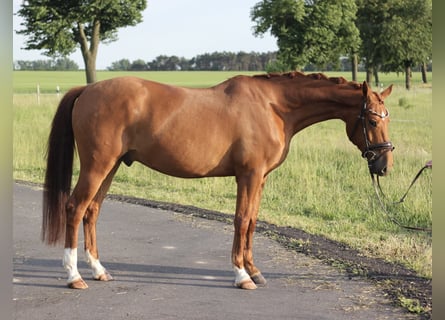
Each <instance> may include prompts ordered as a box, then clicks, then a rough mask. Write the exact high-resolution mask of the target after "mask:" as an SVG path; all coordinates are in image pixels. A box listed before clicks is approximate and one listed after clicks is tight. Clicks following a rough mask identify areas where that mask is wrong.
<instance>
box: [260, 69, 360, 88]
mask: <svg viewBox="0 0 445 320" xmlns="http://www.w3.org/2000/svg"><path fill="white" fill-rule="evenodd" d="M253 77H254V78H263V79H270V80H272V81H280V80H285V79H313V80H324V81H329V82H332V83H333V84H345V85H348V86H351V87H353V88H355V89H360V88H361V87H362V85H361V83H358V82H355V81H348V80H346V79H345V78H343V77H328V76H326V75H325V74H323V73H309V74H305V73H303V72H299V71H291V72H285V73H279V72H273V73H266V74H258V75H254V76H253Z"/></svg>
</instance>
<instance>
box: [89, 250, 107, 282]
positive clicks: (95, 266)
mask: <svg viewBox="0 0 445 320" xmlns="http://www.w3.org/2000/svg"><path fill="white" fill-rule="evenodd" d="M85 255H86V260H87V263H88V265H89V266H90V267H91V269H92V271H93V278H94V279H99V276H101V275H103V274H105V272H106V271H105V268H104V267H103V266H102V264H101V263H100V262H99V260H98V259H96V258H94V257H93V256H92V255H91V253H90V251H89V250H86V251H85Z"/></svg>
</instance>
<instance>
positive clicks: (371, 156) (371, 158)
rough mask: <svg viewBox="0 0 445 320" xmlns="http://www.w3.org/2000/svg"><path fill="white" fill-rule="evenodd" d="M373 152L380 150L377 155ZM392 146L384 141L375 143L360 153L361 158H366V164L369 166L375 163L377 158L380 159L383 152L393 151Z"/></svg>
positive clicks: (389, 142)
mask: <svg viewBox="0 0 445 320" xmlns="http://www.w3.org/2000/svg"><path fill="white" fill-rule="evenodd" d="M375 150H382V151H381V152H379V153H377V152H375ZM393 150H394V146H393V145H392V143H391V141H386V142H382V143H376V144H372V145H369V146H368V147H367V148H366V150H365V151H363V153H362V157H363V158H366V159H367V160H368V163H369V164H371V163H373V162H375V161H377V159H378V158H380V157H381V156H382V155H383V154H384V153H385V152H388V151H393Z"/></svg>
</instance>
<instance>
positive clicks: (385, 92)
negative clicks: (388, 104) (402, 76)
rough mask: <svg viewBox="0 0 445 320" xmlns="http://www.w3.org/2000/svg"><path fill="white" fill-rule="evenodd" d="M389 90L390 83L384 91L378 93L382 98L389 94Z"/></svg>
mask: <svg viewBox="0 0 445 320" xmlns="http://www.w3.org/2000/svg"><path fill="white" fill-rule="evenodd" d="M391 91H392V85H390V86H389V87H388V88H386V89H385V90H384V91H382V92H381V93H380V95H381V96H382V99H386V97H387V96H389V95H390V94H391Z"/></svg>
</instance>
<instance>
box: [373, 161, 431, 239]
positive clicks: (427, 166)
mask: <svg viewBox="0 0 445 320" xmlns="http://www.w3.org/2000/svg"><path fill="white" fill-rule="evenodd" d="M432 168H433V161H432V160H430V161H428V162H427V163H426V164H425V165H424V166H423V167H422V169H420V170H419V172H418V173H417V174H416V176H415V177H414V179H413V181H412V182H411V184H410V185H409V187H408V189H407V190H406V192H405V194H404V195H403V196H402V197H401V198H400V200H399V201H396V202H393V204H400V203H402V202H404V201H405V198H406V196H407V195H408V192H409V190H410V189H411V187H412V186H413V185H414V183H415V182H416V181H417V179H418V178H419V177H420V175H421V174H422V172H423V170H425V169H432ZM371 179H372V185H373V186H374V190H375V193H376V195H377V199H379V203H380V206H381V207H382V210H383V211H384V212H385V213H386V215H387V216H388V218H389V219H390V220H391V221H392V222H393V223H395V224H396V225H398V226H399V227H401V228H403V229H407V230H415V231H425V232H432V229H431V228H422V227H413V226H407V225H404V224H402V223H400V222H399V221H398V220H397V219H395V218H394V217H393V216H392V215H391V214H390V213H389V211H388V210H387V208H386V205H385V204H384V203H383V200H382V197H384V198H386V195H385V194H384V193H383V190H382V187H381V186H380V179H379V176H378V175H377V179H375V177H374V174H371Z"/></svg>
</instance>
